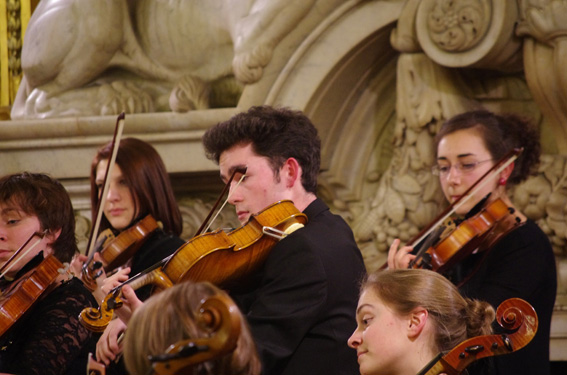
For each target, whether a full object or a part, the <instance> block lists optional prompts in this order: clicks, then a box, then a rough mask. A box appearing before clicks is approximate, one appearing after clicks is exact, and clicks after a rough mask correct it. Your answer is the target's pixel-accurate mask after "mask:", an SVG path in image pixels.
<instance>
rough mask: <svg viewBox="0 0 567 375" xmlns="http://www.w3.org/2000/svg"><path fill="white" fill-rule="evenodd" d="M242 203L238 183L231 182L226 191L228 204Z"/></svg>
mask: <svg viewBox="0 0 567 375" xmlns="http://www.w3.org/2000/svg"><path fill="white" fill-rule="evenodd" d="M241 201H242V196H241V194H240V192H239V189H238V182H234V181H233V182H231V183H230V188H229V190H228V203H230V204H232V205H235V204H236V203H238V202H241Z"/></svg>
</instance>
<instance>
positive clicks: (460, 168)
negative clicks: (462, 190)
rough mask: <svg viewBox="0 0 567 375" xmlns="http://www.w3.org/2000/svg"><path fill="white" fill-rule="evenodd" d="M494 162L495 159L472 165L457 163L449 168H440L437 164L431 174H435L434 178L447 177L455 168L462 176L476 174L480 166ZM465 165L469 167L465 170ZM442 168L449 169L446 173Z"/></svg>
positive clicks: (472, 163) (432, 168)
mask: <svg viewBox="0 0 567 375" xmlns="http://www.w3.org/2000/svg"><path fill="white" fill-rule="evenodd" d="M493 160H494V159H486V160H480V161H474V162H470V163H461V162H458V163H455V164H453V165H449V166H440V165H439V164H437V165H434V166H433V167H431V174H433V175H434V176H447V175H448V174H449V173H451V169H452V168H453V167H454V168H456V170H458V171H459V172H460V173H461V174H463V175H467V174H470V173H472V172H474V171H475V169H476V167H478V166H479V165H480V164H483V163H486V162H488V161H493ZM465 165H466V166H467V167H465V168H463V167H464V166H465ZM440 168H448V169H447V171H446V172H442V171H441V170H440ZM467 168H469V169H467Z"/></svg>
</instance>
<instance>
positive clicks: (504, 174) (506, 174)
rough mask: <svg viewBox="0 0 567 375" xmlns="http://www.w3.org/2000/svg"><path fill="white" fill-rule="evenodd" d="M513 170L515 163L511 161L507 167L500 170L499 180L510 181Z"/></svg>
mask: <svg viewBox="0 0 567 375" xmlns="http://www.w3.org/2000/svg"><path fill="white" fill-rule="evenodd" d="M513 170H514V163H510V164H509V165H508V166H507V167H506V168H504V169H503V170H502V172H500V178H499V180H504V181H508V179H509V178H510V175H511V174H512V171H513Z"/></svg>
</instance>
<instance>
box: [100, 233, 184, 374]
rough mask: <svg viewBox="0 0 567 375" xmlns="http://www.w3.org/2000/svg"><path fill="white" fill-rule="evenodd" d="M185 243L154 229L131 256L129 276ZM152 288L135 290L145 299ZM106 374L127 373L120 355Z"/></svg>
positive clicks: (146, 287)
mask: <svg viewBox="0 0 567 375" xmlns="http://www.w3.org/2000/svg"><path fill="white" fill-rule="evenodd" d="M183 244H185V241H183V240H182V239H181V238H179V237H177V236H175V235H172V234H166V233H165V232H164V231H162V230H161V229H158V230H157V231H155V232H154V233H153V234H152V235H151V236H150V238H148V239H147V241H146V242H145V243H144V244H143V245H142V247H141V248H140V249H139V250H138V251H137V252H136V254H134V256H133V257H132V262H131V265H130V277H132V276H134V275H136V274H138V273H140V272H143V271H145V270H147V269H148V268H150V267H152V266H154V265H155V264H157V263H158V262H160V261H161V260H163V259H165V258H167V257H168V256H170V255H171V254H173V253H174V252H175V251H176V250H177V249H179V248H180V247H181V246H183ZM153 289H154V286H153V285H146V286H143V287H142V288H140V289H137V290H136V296H137V297H138V298H139V299H140V300H142V301H145V300H146V299H148V298H149V297H150V296H151V294H152V291H153ZM106 373H107V374H108V375H123V374H127V371H126V367H125V366H124V360H123V359H122V356H121V357H120V359H119V360H118V362H116V363H113V364H110V365H109V366H107V368H106Z"/></svg>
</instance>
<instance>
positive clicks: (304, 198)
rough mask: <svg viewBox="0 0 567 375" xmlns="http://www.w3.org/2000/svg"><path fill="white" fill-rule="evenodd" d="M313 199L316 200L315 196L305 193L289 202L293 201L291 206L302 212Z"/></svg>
mask: <svg viewBox="0 0 567 375" xmlns="http://www.w3.org/2000/svg"><path fill="white" fill-rule="evenodd" d="M315 199H317V196H316V195H315V194H313V193H307V192H306V193H304V194H298V195H296V196H294V197H293V198H292V199H291V200H292V201H293V205H294V206H295V207H296V208H297V209H298V210H299V211H304V210H305V209H306V208H307V206H309V205H310V204H311V203H313V201H314V200H315Z"/></svg>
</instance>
